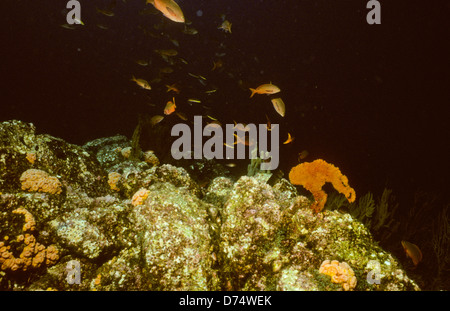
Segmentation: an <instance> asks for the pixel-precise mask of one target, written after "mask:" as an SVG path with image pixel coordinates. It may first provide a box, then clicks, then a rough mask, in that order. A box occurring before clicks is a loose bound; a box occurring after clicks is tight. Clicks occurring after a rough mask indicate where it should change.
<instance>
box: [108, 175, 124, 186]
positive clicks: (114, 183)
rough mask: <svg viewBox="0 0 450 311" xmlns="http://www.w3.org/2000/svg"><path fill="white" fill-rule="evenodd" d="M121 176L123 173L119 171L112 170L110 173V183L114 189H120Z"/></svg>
mask: <svg viewBox="0 0 450 311" xmlns="http://www.w3.org/2000/svg"><path fill="white" fill-rule="evenodd" d="M121 177H122V175H120V174H119V173H117V172H111V173H109V174H108V184H109V186H110V187H111V189H112V190H115V191H120V189H119V187H118V186H117V183H118V182H119V180H120V178H121Z"/></svg>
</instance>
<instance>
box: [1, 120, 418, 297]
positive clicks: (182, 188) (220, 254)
mask: <svg viewBox="0 0 450 311" xmlns="http://www.w3.org/2000/svg"><path fill="white" fill-rule="evenodd" d="M128 146H130V142H129V141H128V140H127V139H126V138H125V137H123V136H115V137H112V138H102V139H98V140H95V141H93V142H89V143H87V144H85V145H84V147H79V146H75V145H72V144H68V143H66V142H64V141H63V140H61V139H58V138H54V137H51V136H49V135H45V134H41V135H37V134H36V133H35V128H34V126H33V125H31V124H27V123H24V122H20V121H7V122H2V123H0V223H2V226H1V228H0V241H3V240H8V239H10V237H15V236H17V235H18V234H19V232H20V231H21V230H22V226H23V219H21V218H20V217H18V216H17V215H14V214H13V213H11V212H12V211H13V210H15V209H17V208H19V207H23V208H26V209H27V211H29V212H30V213H31V214H32V215H33V217H34V219H35V232H36V239H37V240H38V241H39V243H42V244H45V245H50V244H52V245H55V246H56V247H57V249H58V251H59V261H58V262H56V264H55V265H53V266H49V267H43V268H42V269H38V270H33V271H15V272H12V271H10V270H7V271H6V270H1V269H0V289H1V290H13V289H14V290H43V289H44V290H45V289H48V288H52V289H57V290H202V291H203V290H342V286H340V285H339V284H333V283H332V282H331V280H330V277H329V276H327V275H323V274H321V273H319V267H320V265H321V263H322V262H323V261H325V260H337V261H339V262H346V263H348V265H349V266H350V267H351V268H352V270H353V271H354V274H355V277H356V278H357V285H356V287H355V288H354V290H419V287H418V286H417V285H416V284H415V282H414V281H412V280H411V279H410V278H408V276H407V274H406V272H405V271H404V270H403V269H402V267H401V265H400V264H399V262H398V260H396V258H395V257H394V256H392V255H391V254H389V253H388V252H386V251H385V250H383V249H382V248H381V247H380V246H379V245H378V244H377V243H376V242H375V241H374V239H373V238H372V236H371V234H370V232H369V231H368V230H367V228H366V227H365V226H364V225H363V224H361V223H360V222H359V221H357V220H355V219H354V218H352V217H351V216H350V215H349V214H346V213H340V212H338V211H327V210H326V211H324V212H323V213H321V214H320V216H319V215H317V214H315V213H314V212H313V211H312V210H311V208H310V204H311V203H310V201H309V200H308V199H307V198H305V197H302V196H299V195H298V194H297V191H296V189H295V187H294V186H292V185H291V184H290V183H289V182H288V181H287V180H286V179H282V178H281V179H279V180H277V181H276V182H275V183H274V184H273V186H271V185H269V184H268V183H267V182H266V181H267V178H263V177H264V176H258V174H256V175H255V176H252V177H249V176H242V177H240V178H238V179H237V181H235V180H233V179H232V178H231V177H230V176H215V177H214V178H212V177H211V180H210V182H208V183H209V186H208V187H207V188H204V187H202V186H200V185H201V184H203V182H199V181H197V180H196V179H195V178H194V177H193V176H195V174H194V175H191V174H190V173H189V169H185V168H183V167H177V166H175V165H174V164H173V163H172V164H162V165H161V164H160V165H158V164H157V163H158V162H159V161H158V162H157V161H156V160H155V161H154V162H153V163H152V164H149V163H147V162H145V159H144V157H141V158H140V159H136V160H132V159H127V158H125V157H123V156H121V155H120V154H119V153H118V152H117V148H126V147H128ZM27 153H32V154H34V156H27ZM208 165H211V166H212V167H214V166H215V165H216V164H213V163H209V162H208ZM217 165H218V164H217ZM30 168H33V169H39V170H43V171H46V172H48V173H49V174H51V175H52V176H57V177H58V179H59V180H60V181H61V184H62V192H61V193H60V194H49V193H40V192H28V191H25V190H23V189H22V188H21V184H20V176H21V174H22V173H23V172H24V171H26V170H28V169H30ZM214 171H216V172H218V171H219V170H216V169H214ZM110 172H118V173H119V174H120V175H121V181H120V183H119V184H118V187H119V191H114V190H112V189H111V188H110V186H109V184H108V178H107V176H108V173H110ZM204 177H205V176H204V175H202V178H204ZM206 179H207V180H208V178H206ZM141 188H145V189H147V190H148V195H147V196H146V197H145V198H143V200H142V202H140V204H135V205H136V206H135V205H133V204H132V196H133V194H134V193H136V191H138V190H139V189H141ZM10 242H11V243H8V245H9V244H11V245H12V246H13V247H15V244H14V243H15V242H13V241H10ZM0 251H2V249H0ZM17 251H19V252H20V250H17ZM73 261H75V262H78V263H79V265H80V267H81V269H82V274H81V278H80V284H76V285H75V284H71V283H70V282H68V279H67V277H68V270H67V266H68V264H70V263H71V262H73ZM0 268H1V267H0ZM374 271H376V273H377V274H376V276H377V277H378V279H379V282H378V283H379V284H377V283H375V282H368V281H367V280H368V276H369V275H373V272H374ZM371 273H372V274H371Z"/></svg>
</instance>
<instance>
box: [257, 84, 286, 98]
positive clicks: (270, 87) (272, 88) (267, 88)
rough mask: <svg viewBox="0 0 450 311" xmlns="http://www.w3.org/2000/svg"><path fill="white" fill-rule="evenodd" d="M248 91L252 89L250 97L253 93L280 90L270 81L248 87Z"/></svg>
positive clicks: (272, 92) (267, 92) (269, 92)
mask: <svg viewBox="0 0 450 311" xmlns="http://www.w3.org/2000/svg"><path fill="white" fill-rule="evenodd" d="M250 91H252V94H251V95H250V98H252V97H253V95H255V94H275V93H278V92H279V91H280V88H279V87H278V86H276V85H274V84H272V83H268V84H262V85H260V86H258V87H257V88H256V89H252V88H250Z"/></svg>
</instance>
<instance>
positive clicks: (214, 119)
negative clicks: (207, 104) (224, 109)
mask: <svg viewBox="0 0 450 311" xmlns="http://www.w3.org/2000/svg"><path fill="white" fill-rule="evenodd" d="M207 117H208V118H210V119H211V120H213V121H218V120H217V119H216V118H214V117H211V116H210V115H207Z"/></svg>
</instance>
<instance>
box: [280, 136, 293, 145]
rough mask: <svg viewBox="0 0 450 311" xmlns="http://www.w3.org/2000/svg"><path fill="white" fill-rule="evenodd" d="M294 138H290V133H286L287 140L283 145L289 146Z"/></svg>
mask: <svg viewBox="0 0 450 311" xmlns="http://www.w3.org/2000/svg"><path fill="white" fill-rule="evenodd" d="M294 139H295V138H294V137H292V136H291V134H290V133H288V139H286V141H285V142H284V143H283V144H285V145H286V144H289V143H291V142H293V141H294Z"/></svg>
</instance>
